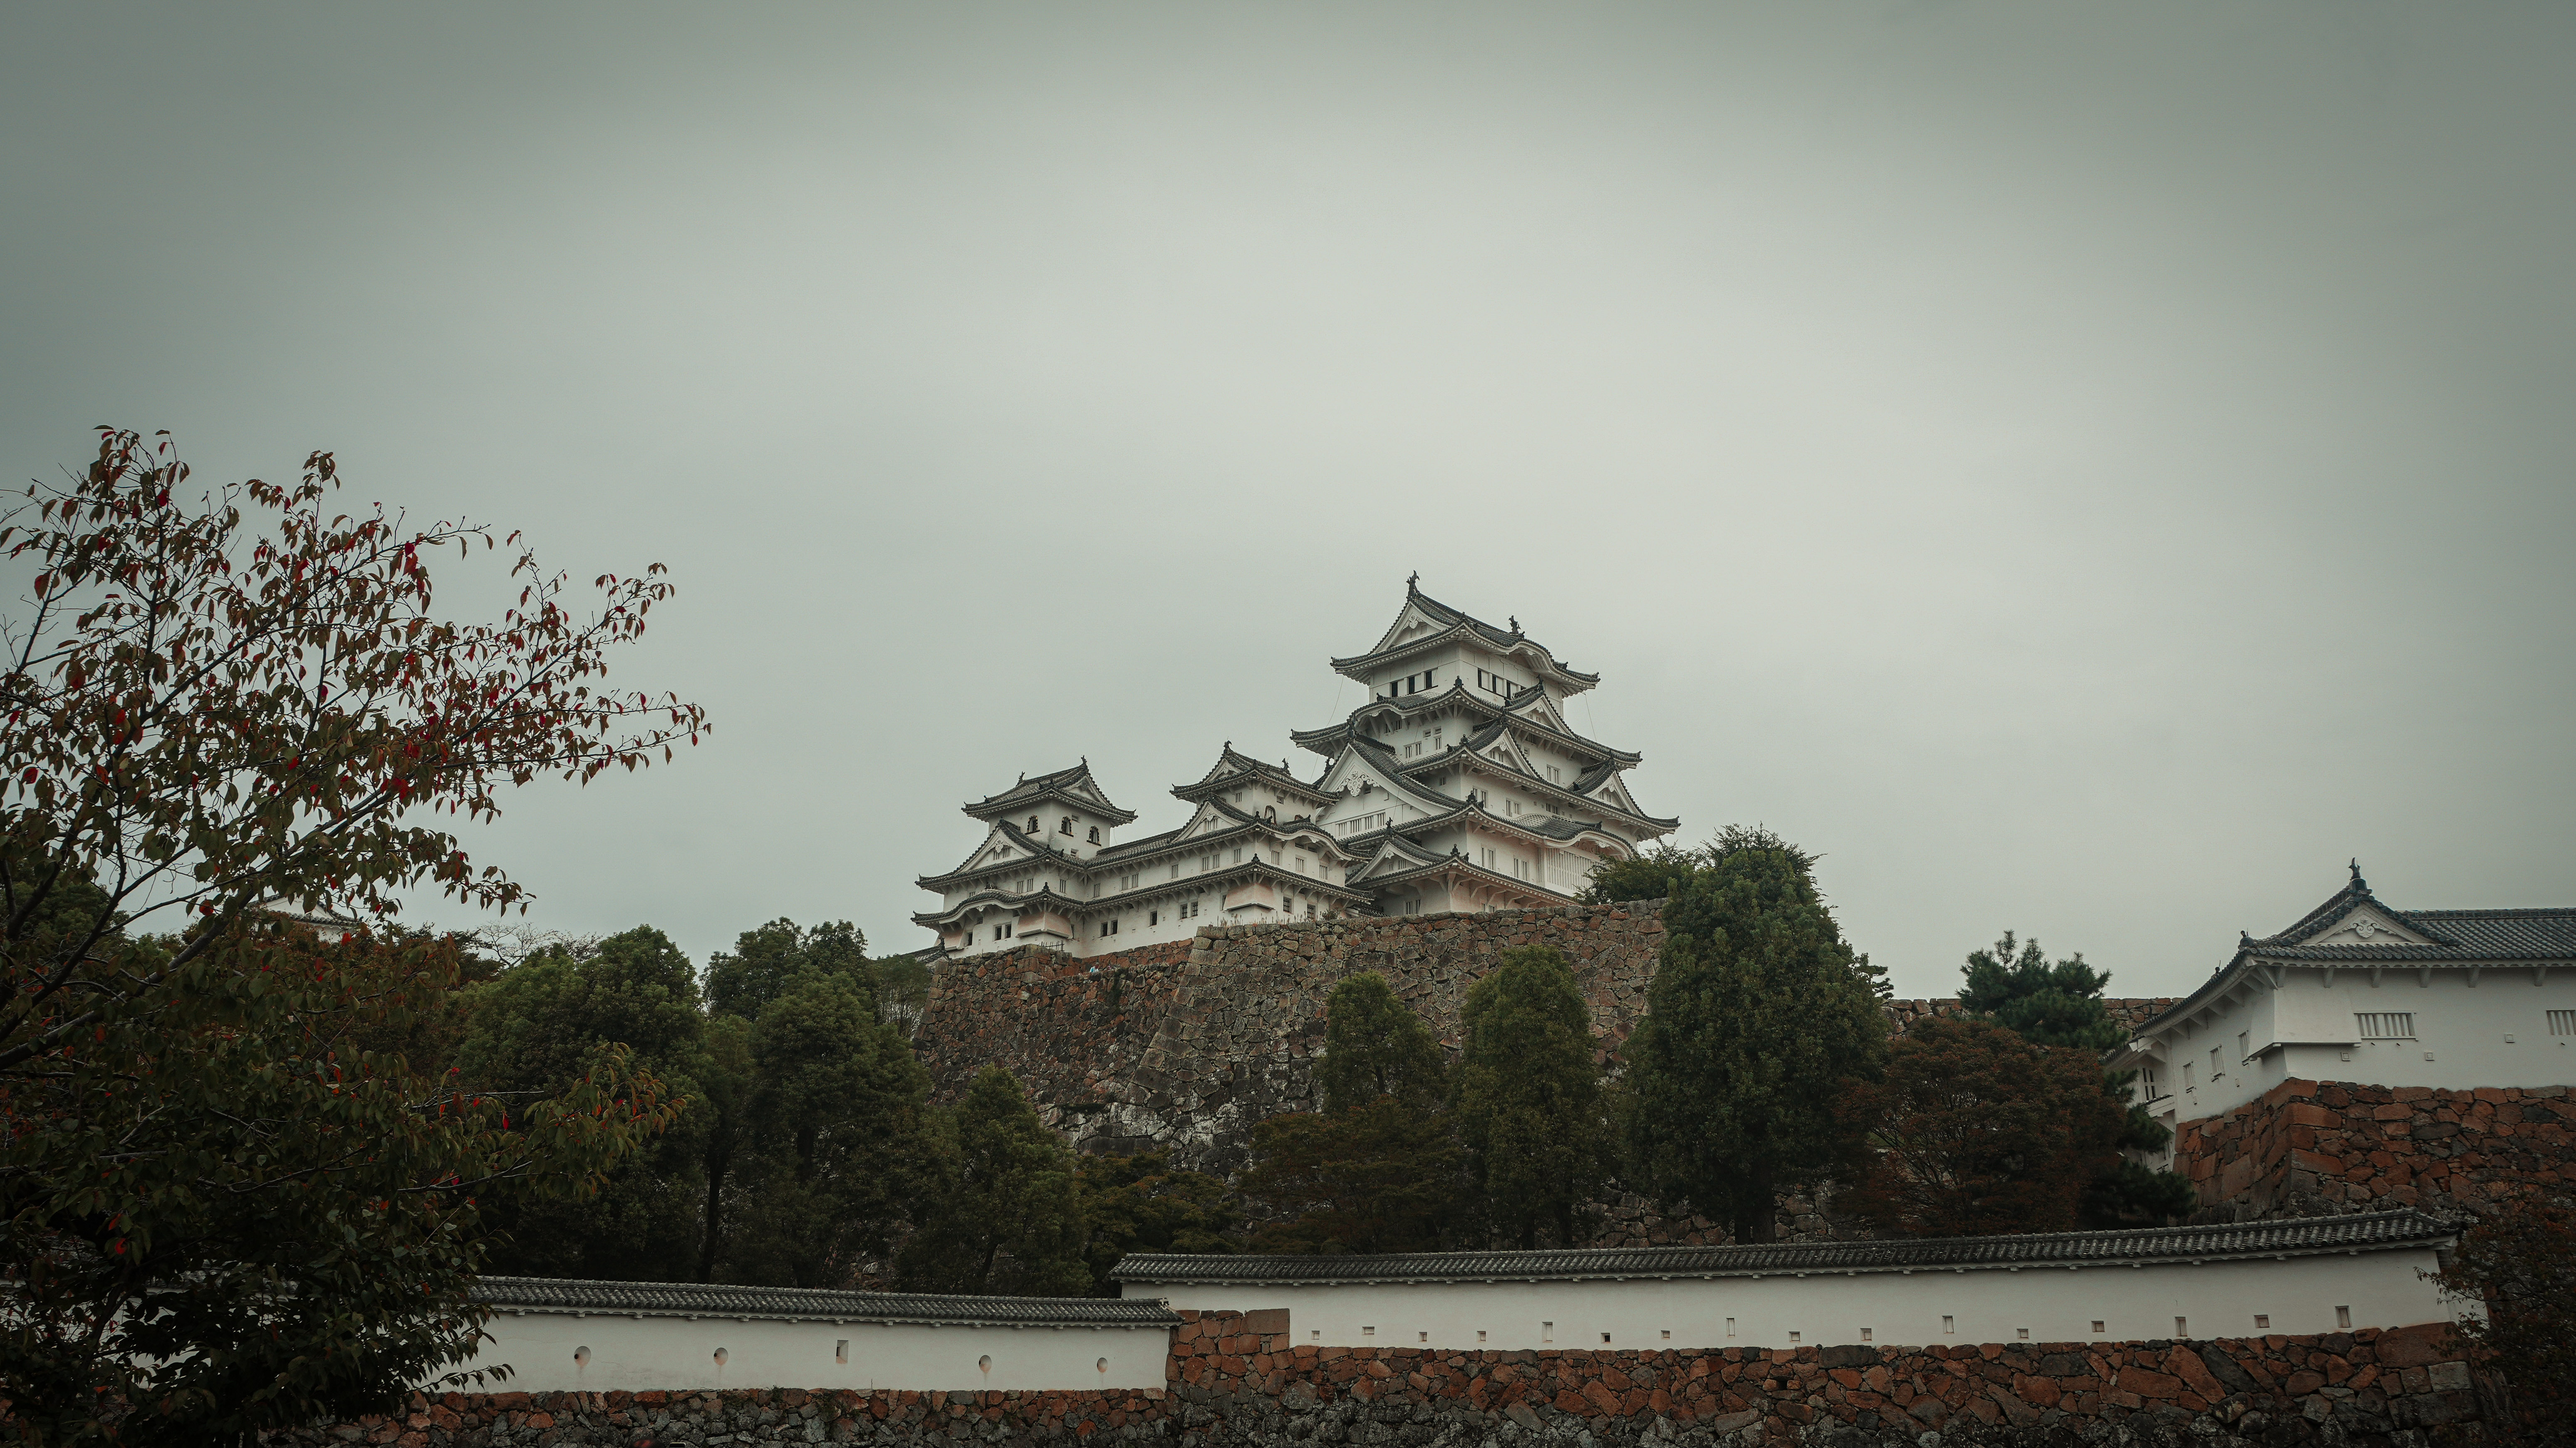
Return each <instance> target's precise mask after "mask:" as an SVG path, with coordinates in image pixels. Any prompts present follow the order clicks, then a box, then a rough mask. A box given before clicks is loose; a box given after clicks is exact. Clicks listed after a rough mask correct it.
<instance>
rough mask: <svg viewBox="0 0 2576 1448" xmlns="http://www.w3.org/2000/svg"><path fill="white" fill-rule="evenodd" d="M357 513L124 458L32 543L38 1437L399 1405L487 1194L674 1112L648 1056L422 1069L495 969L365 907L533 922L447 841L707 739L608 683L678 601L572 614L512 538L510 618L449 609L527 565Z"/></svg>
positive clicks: (31, 1189)
mask: <svg viewBox="0 0 2576 1448" xmlns="http://www.w3.org/2000/svg"><path fill="white" fill-rule="evenodd" d="M337 487H338V477H337V469H336V466H335V464H334V462H333V460H332V458H331V456H330V455H329V454H327V453H315V454H313V455H312V456H311V457H310V458H309V459H308V460H307V461H306V464H305V467H304V469H303V474H302V477H301V479H300V480H299V481H298V482H295V483H292V484H286V485H276V484H270V483H266V482H260V481H256V480H254V481H252V482H249V483H246V484H243V485H241V486H239V487H222V488H216V489H212V490H208V491H205V492H199V493H193V494H192V493H191V492H190V491H189V484H188V470H187V468H186V465H185V464H183V463H181V462H179V461H178V460H177V459H176V458H175V457H174V456H173V455H172V454H171V451H170V448H169V445H168V444H167V443H166V442H162V443H153V442H151V441H148V440H146V439H144V438H142V437H140V436H139V435H137V434H134V433H131V432H117V431H107V430H103V431H102V432H101V434H100V441H99V448H98V454H97V457H96V459H95V460H94V461H93V462H92V463H91V464H90V465H89V466H88V467H87V469H86V470H85V471H84V472H82V473H81V474H79V475H78V476H76V477H74V478H72V479H71V480H69V481H68V482H67V483H66V484H63V485H59V486H49V485H43V484H39V485H37V486H34V487H31V488H30V489H29V490H28V495H27V496H28V501H27V502H26V503H25V504H23V505H21V506H20V507H18V508H16V509H15V510H13V511H12V512H11V513H10V514H9V515H8V516H7V518H6V520H5V523H0V546H5V547H6V548H7V550H8V554H9V556H10V557H11V558H12V559H14V560H17V561H19V562H20V563H21V565H22V566H26V567H30V568H32V569H33V570H34V572H33V578H32V580H31V584H30V588H31V592H32V601H31V602H30V603H28V604H27V605H26V607H25V609H24V610H23V611H20V612H14V613H13V614H12V615H11V616H10V617H9V619H8V621H7V625H6V630H5V636H6V647H7V657H6V661H5V668H6V672H5V674H0V767H5V774H0V781H5V786H0V787H5V789H6V791H7V793H6V796H5V803H0V1001H5V1002H6V1004H5V1005H0V1126H5V1133H0V1224H5V1230H0V1272H5V1274H6V1275H7V1276H8V1277H9V1278H11V1279H12V1280H13V1282H14V1291H13V1303H12V1307H13V1310H12V1312H11V1313H10V1314H9V1315H8V1317H7V1318H6V1320H5V1322H0V1378H4V1379H5V1381H6V1382H7V1383H8V1384H9V1385H10V1394H11V1397H12V1399H13V1406H14V1408H15V1411H16V1413H17V1415H18V1417H17V1422H16V1424H15V1426H16V1428H17V1430H18V1431H19V1433H20V1435H21V1436H22V1437H24V1438H28V1439H32V1440H34V1441H39V1442H75V1441H101V1442H107V1441H124V1442H138V1443H140V1442H169V1441H192V1442H207V1441H226V1440H236V1441H237V1440H241V1439H243V1438H245V1437H246V1436H247V1435H249V1434H251V1433H253V1432H255V1431H256V1430H258V1429H260V1428H262V1427H266V1426H270V1425H277V1424H286V1423H293V1422H299V1421H304V1420H307V1419H309V1418H311V1417H313V1416H316V1415H321V1414H332V1413H342V1414H345V1413H349V1412H354V1411H358V1410H361V1409H367V1408H380V1407H384V1406H387V1405H389V1404H391V1403H392V1402H393V1401H395V1399H396V1396H397V1394H398V1393H399V1391H400V1390H401V1389H402V1388H403V1387H404V1386H406V1385H407V1384H409V1383H411V1382H414V1381H418V1380H420V1379H422V1378H425V1377H434V1376H436V1375H437V1373H438V1372H439V1370H441V1369H442V1368H445V1367H447V1366H449V1365H452V1364H454V1363H456V1362H458V1361H459V1360H461V1359H462V1358H463V1357H464V1356H466V1355H467V1354H468V1353H469V1352H470V1350H471V1344H472V1342H473V1340H474V1334H475V1330H476V1328H477V1326H478V1324H479V1322H480V1321H481V1311H482V1310H481V1309H480V1308H478V1307H477V1306H476V1305H475V1304H474V1303H473V1302H472V1301H471V1300H470V1298H469V1296H468V1292H467V1289H468V1286H469V1284H470V1282H471V1280H472V1278H473V1275H474V1273H475V1272H476V1270H477V1269H478V1268H479V1267H480V1266H481V1261H482V1250H483V1249H482V1243H481V1226H480V1212H481V1211H482V1209H483V1208H484V1206H485V1205H487V1204H488V1203H490V1202H491V1201H492V1200H494V1199H496V1198H502V1197H507V1196H509V1195H512V1194H515V1193H535V1194H544V1193H549V1192H578V1191H581V1190H585V1189H587V1188H588V1187H589V1186H591V1185H592V1184H594V1183H595V1182H596V1181H597V1180H598V1179H599V1176H600V1173H602V1172H603V1171H604V1170H606V1169H607V1168H609V1167H610V1166H611V1165H613V1164H614V1163H615V1162H616V1161H617V1160H618V1159H620V1158H621V1157H622V1156H623V1155H624V1154H625V1153H627V1152H629V1151H630V1150H632V1149H633V1148H634V1147H635V1146H636V1145H637V1144H639V1143H640V1142H641V1141H642V1140H644V1139H645V1138H647V1137H649V1136H650V1135H651V1133H652V1132H653V1131H654V1130H655V1129H656V1128H657V1127H659V1126H660V1125H661V1124H663V1122H664V1121H665V1120H666V1118H667V1116H668V1112H667V1110H666V1107H665V1105H664V1103H663V1100H662V1096H661V1089H660V1087H659V1086H658V1084H657V1083H655V1082H654V1081H652V1080H650V1079H648V1078H646V1077H642V1076H637V1075H631V1074H629V1071H628V1067H627V1064H626V1061H625V1059H624V1057H623V1056H622V1055H621V1054H620V1053H615V1052H610V1053H604V1054H601V1055H599V1056H597V1057H595V1058H594V1060H593V1063H592V1066H591V1068H590V1070H589V1071H588V1072H587V1074H586V1077H585V1078H584V1079H581V1080H578V1081H568V1082H566V1083H564V1084H563V1087H562V1089H561V1090H560V1091H559V1092H558V1093H557V1094H555V1095H553V1096H551V1097H545V1098H538V1099H532V1100H528V1101H524V1102H521V1103H519V1104H518V1105H517V1106H516V1108H515V1109H513V1108H512V1107H511V1106H509V1105H508V1104H505V1103H504V1102H502V1101H500V1100H497V1099H495V1098H492V1097H490V1096H489V1095H486V1094H483V1093H480V1092H476V1091H473V1090H471V1089H467V1088H464V1087H462V1086H461V1085H459V1084H458V1083H457V1082H456V1081H455V1079H454V1078H452V1077H450V1076H448V1075H446V1074H444V1073H442V1072H439V1071H437V1070H436V1069H434V1068H432V1067H430V1066H428V1065H427V1064H426V1063H418V1062H415V1061H413V1060H412V1059H410V1058H409V1057H408V1056H406V1055H405V1054H403V1049H404V1047H403V1046H402V1045H401V1044H399V1043H406V1042H408V1043H413V1044H417V1043H418V1042H421V1041H428V1040H434V1039H437V1038H439V1037H440V1035H441V1033H442V1032H443V1031H444V1030H445V1013H446V1011H447V1009H448V1007H449V1005H450V1003H451V998H452V995H453V992H454V991H455V990H456V988H457V987H458V986H460V985H461V984H463V982H464V980H465V978H466V969H465V967H464V965H463V963H462V962H461V961H460V960H459V958H458V957H457V955H456V953H455V951H454V950H453V949H452V948H451V947H450V946H448V945H446V944H445V943H442V942H437V941H429V940H422V939H418V938H413V937H407V936H403V935H401V934H400V933H399V932H394V931H391V930H387V931H384V932H382V933H381V934H376V935H370V934H369V933H367V932H366V931H364V930H363V929H361V928H358V927H356V926H354V925H351V926H346V927H344V926H343V925H341V924H340V923H338V922H337V920H336V919H335V918H334V917H337V916H348V917H352V918H353V919H354V920H368V921H376V920H382V919H385V918H387V917H389V916H390V915H391V913H392V911H393V910H394V908H395V901H396V900H397V898H398V897H400V896H401V895H402V894H404V893H406V892H408V891H411V890H414V889H416V888H422V887H432V886H434V887H436V888H438V889H440V890H442V891H444V892H445V893H446V894H448V895H449V896H451V897H453V898H455V899H458V900H460V901H464V902H468V903H471V904H475V905H484V906H503V905H508V904H511V903H513V902H514V901H516V900H517V899H518V898H519V895H520V891H519V887H518V886H516V885H515V884H513V883H512V882H510V881H509V879H508V878H507V877H506V876H504V875H502V874H501V873H500V872H499V871H497V870H495V869H491V868H484V869H481V870H477V869H476V868H474V867H473V866H472V865H471V864H470V863H469V862H468V861H467V859H466V856H465V854H464V852H463V851H462V850H461V849H460V848H459V847H458V842H457V840H456V837H455V836H454V835H453V834H452V833H450V832H449V831H448V830H447V829H445V828H442V827H441V825H440V823H438V818H439V817H440V816H445V817H447V818H448V819H454V818H457V817H460V816H461V817H463V818H465V819H468V820H475V821H482V820H489V819H490V818H492V817H493V816H494V815H496V814H497V813H498V812H499V808H500V804H499V799H500V794H501V791H502V790H503V789H505V788H507V787H510V786H515V785H519V784H524V783H527V782H529V781H531V780H534V779H536V778H537V777H539V776H541V775H555V776H559V777H564V778H569V779H574V780H581V781H587V780H589V779H592V778H595V777H596V776H598V775H599V774H601V773H602V772H604V771H608V770H611V769H635V768H639V767H642V766H644V765H646V764H648V763H650V762H652V761H653V759H654V758H655V756H657V755H658V756H660V757H662V758H665V759H667V758H668V757H669V756H670V748H671V746H672V745H673V744H675V743H677V742H680V741H682V740H692V741H693V740H694V739H695V738H696V736H697V735H698V734H699V733H700V732H702V731H703V729H704V727H705V721H704V719H703V717H702V715H701V714H700V712H699V711H698V709H697V708H696V707H695V706H693V705H688V704H684V703H682V702H680V701H678V700H676V699H670V698H665V699H663V700H661V701H659V702H654V701H650V700H647V699H646V698H644V697H643V696H641V695H638V694H633V693H628V692H624V691H610V690H608V689H605V688H603V687H602V686H601V684H600V676H601V674H602V673H603V671H604V666H605V663H606V657H607V653H608V651H609V650H610V649H611V648H613V647H614V646H616V645H617V644H620V643H624V642H627V641H630V640H632V639H634V638H635V637H637V636H638V635H639V634H641V632H642V631H643V628H644V621H645V616H646V614H647V613H648V612H649V611H650V609H651V608H652V607H653V606H654V605H655V604H657V603H659V602H661V601H663V600H664V599H666V598H667V597H668V596H669V594H670V588H669V585H667V584H666V583H664V582H662V581H661V580H660V578H659V576H658V575H659V574H660V571H661V570H660V569H659V567H658V566H657V567H654V568H650V569H647V570H646V572H645V573H644V575H643V576H642V577H640V578H620V577H617V576H613V575H612V576H604V577H602V578H600V579H599V580H598V587H599V591H600V597H599V599H598V602H597V605H596V608H595V610H593V611H591V612H589V613H587V614H576V613H575V612H573V611H572V610H571V609H570V608H569V607H568V606H567V603H568V600H567V599H566V596H565V595H566V593H567V580H565V579H564V578H563V577H562V576H561V575H549V574H546V573H544V572H543V571H542V570H541V569H539V568H538V566H537V564H536V561H535V558H534V556H533V555H532V554H531V553H529V552H527V551H525V550H524V549H520V550H518V551H517V554H516V562H515V564H514V565H513V568H512V574H513V576H514V578H516V579H517V580H519V581H520V583H521V584H522V587H521V589H520V592H519V594H518V597H517V602H516V604H515V606H513V607H511V608H509V609H508V610H506V611H505V612H504V613H503V615H502V616H501V617H500V618H499V619H498V620H496V621H494V622H492V623H488V624H465V623H459V622H455V621H453V620H449V619H446V618H442V617H441V616H440V615H439V613H438V611H437V610H436V608H435V607H434V604H433V596H432V590H431V585H430V567H429V565H430V563H431V561H432V560H433V559H434V558H436V557H438V556H440V555H441V554H442V553H443V552H444V550H445V549H447V548H451V547H453V548H455V549H457V550H458V551H459V552H460V553H467V552H470V551H472V549H473V548H474V546H475V545H477V544H480V545H482V546H484V547H487V548H488V547H493V546H497V545H498V544H499V543H500V541H501V540H499V539H496V538H495V537H494V536H493V535H492V534H491V533H490V532H489V531H487V530H484V529H481V528H477V527H469V526H465V525H462V524H452V523H439V524H435V525H432V526H429V527H425V528H423V527H414V526H411V525H410V524H408V523H407V522H406V521H405V520H404V519H403V518H402V517H401V516H400V515H399V514H394V513H389V512H387V511H386V510H385V509H383V508H382V507H381V506H377V507H373V508H369V509H360V510H353V511H351V512H347V513H335V512H334V511H333V509H334V508H335V507H336V506H339V505H338V504H337V503H336V502H335V500H334V498H333V494H334V492H335V491H336V489H337ZM509 541H510V543H511V544H512V546H513V547H514V548H516V537H515V535H513V536H512V538H511V539H510V540H509ZM424 821H426V822H424ZM269 902H277V903H279V904H282V905H283V906H284V907H286V908H288V909H290V910H293V911H299V912H304V913H307V914H309V915H311V916H313V917H314V918H316V919H318V920H322V921H323V922H324V923H323V924H322V925H321V927H320V929H319V930H318V931H316V930H313V929H308V928H305V927H301V926H297V925H294V924H292V923H290V922H288V921H286V920H284V919H282V918H281V917H280V916H279V915H278V914H277V913H275V911H274V909H273V908H271V907H270V905H269ZM120 1412H121V1413H124V1414H125V1415H126V1416H123V1417H122V1418H121V1419H118V1418H117V1417H116V1415H117V1414H118V1413H120Z"/></svg>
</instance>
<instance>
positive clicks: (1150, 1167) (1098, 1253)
mask: <svg viewBox="0 0 2576 1448" xmlns="http://www.w3.org/2000/svg"><path fill="white" fill-rule="evenodd" d="M1074 1192H1075V1195H1076V1197H1077V1198H1078V1199H1079V1200H1080V1202H1081V1204H1082V1231H1083V1247H1082V1257H1083V1261H1084V1262H1085V1263H1087V1264H1089V1266H1090V1268H1091V1291H1092V1295H1094V1296H1096V1297H1109V1296H1115V1295H1116V1293H1117V1289H1116V1288H1115V1287H1114V1286H1112V1285H1111V1284H1110V1281H1109V1269H1110V1268H1112V1267H1115V1266H1117V1265H1118V1259H1119V1258H1121V1257H1124V1256H1126V1255H1127V1254H1128V1253H1130V1252H1189V1253H1201V1254H1212V1253H1223V1252H1231V1251H1233V1250H1234V1249H1235V1247H1234V1242H1233V1240H1232V1239H1231V1238H1229V1237H1228V1236H1227V1235H1226V1234H1227V1233H1228V1232H1231V1231H1232V1230H1234V1228H1235V1227H1236V1226H1237V1225H1238V1224H1240V1223H1241V1222H1242V1220H1243V1215H1242V1213H1240V1212H1238V1211H1236V1210H1235V1209H1234V1207H1233V1205H1232V1204H1231V1203H1230V1202H1229V1201H1228V1200H1227V1198H1228V1195H1229V1194H1228V1192H1227V1190H1226V1185H1225V1182H1224V1180H1223V1179H1222V1178H1219V1177H1212V1176H1209V1175H1207V1174H1206V1173H1204V1172H1195V1171H1181V1170H1177V1169H1175V1168H1174V1167H1173V1166H1172V1154H1171V1153H1170V1152H1168V1151H1146V1152H1138V1153H1137V1154H1135V1155H1133V1156H1086V1157H1083V1158H1082V1159H1081V1162H1080V1165H1079V1166H1078V1167H1077V1168H1076V1170H1075V1175H1074Z"/></svg>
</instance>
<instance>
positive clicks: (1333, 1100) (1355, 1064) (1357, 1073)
mask: <svg viewBox="0 0 2576 1448" xmlns="http://www.w3.org/2000/svg"><path fill="white" fill-rule="evenodd" d="M1316 1075H1317V1077H1318V1078H1319V1080H1320V1082H1321V1084H1322V1086H1323V1098H1324V1101H1323V1105H1324V1112H1325V1114H1326V1115H1330V1116H1339V1115H1345V1114H1347V1113H1349V1112H1352V1111H1356V1110H1358V1109H1359V1108H1360V1107H1362V1106H1365V1105H1367V1104H1368V1103H1370V1102H1372V1101H1375V1100H1377V1099H1378V1098H1379V1097H1381V1096H1387V1097H1392V1098H1394V1099H1395V1100H1396V1101H1398V1102H1401V1103H1403V1104H1404V1105H1407V1106H1412V1107H1418V1108H1422V1109H1426V1110H1427V1109H1429V1108H1430V1107H1432V1106H1435V1105H1437V1104H1438V1103H1439V1101H1440V1099H1441V1097H1442V1096H1443V1095H1444V1094H1445V1090H1444V1087H1445V1084H1446V1083H1445V1080H1444V1078H1445V1077H1446V1075H1447V1070H1446V1068H1445V1067H1444V1066H1443V1064H1442V1062H1441V1059H1440V1042H1439V1041H1438V1040H1437V1039H1435V1038H1434V1037H1433V1036H1432V1034H1431V1028H1430V1027H1429V1026H1426V1025H1424V1024H1423V1023H1422V1018H1421V1017H1420V1016H1417V1015H1415V1014H1414V1013H1413V1012H1412V1011H1410V1010H1408V1009H1406V1008H1405V1004H1404V1002H1402V1001H1400V1000H1397V999H1396V998H1395V991H1394V990H1393V989H1392V988H1390V987H1389V986H1388V985H1387V983H1386V977H1385V976H1382V975H1380V974H1378V973H1377V972H1376V971H1373V970H1364V971H1361V972H1359V973H1358V974H1356V975H1350V976H1345V977H1343V979H1342V981H1341V983H1340V984H1338V985H1336V986H1334V987H1333V993H1332V995H1331V996H1330V997H1329V998H1327V999H1326V1001H1325V1003H1324V1060H1323V1063H1322V1065H1321V1066H1319V1067H1318V1068H1317V1071H1316Z"/></svg>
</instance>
